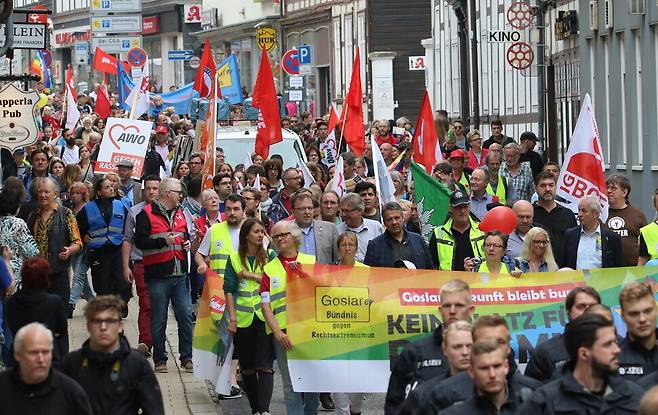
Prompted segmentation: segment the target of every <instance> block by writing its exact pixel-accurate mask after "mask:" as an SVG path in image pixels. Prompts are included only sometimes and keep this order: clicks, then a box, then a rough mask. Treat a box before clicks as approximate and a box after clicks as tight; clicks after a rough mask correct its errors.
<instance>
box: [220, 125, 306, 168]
mask: <svg viewBox="0 0 658 415" xmlns="http://www.w3.org/2000/svg"><path fill="white" fill-rule="evenodd" d="M281 132H282V134H283V141H281V142H280V143H276V144H274V145H272V146H270V157H272V156H273V155H274V154H280V155H281V157H283V168H284V169H285V168H288V167H297V166H298V165H301V164H302V163H306V153H305V152H304V146H303V145H302V141H301V139H300V138H299V136H298V135H297V134H296V133H295V132H293V131H291V130H287V129H282V130H281ZM255 145H256V127H255V126H251V125H250V126H235V127H220V128H219V130H218V131H217V139H216V140H215V146H216V147H221V148H222V149H223V150H224V158H225V160H226V162H227V163H229V164H230V165H231V166H233V167H235V166H236V165H238V164H242V163H244V162H245V159H246V158H247V155H251V154H253V152H254V148H255Z"/></svg>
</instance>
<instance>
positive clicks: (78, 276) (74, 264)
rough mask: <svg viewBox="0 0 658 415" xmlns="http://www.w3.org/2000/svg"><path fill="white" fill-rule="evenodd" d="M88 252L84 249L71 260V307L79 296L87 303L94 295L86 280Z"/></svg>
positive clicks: (87, 279)
mask: <svg viewBox="0 0 658 415" xmlns="http://www.w3.org/2000/svg"><path fill="white" fill-rule="evenodd" d="M88 251H89V250H88V249H87V247H85V248H84V249H83V250H82V252H80V253H79V254H76V255H74V256H73V257H72V258H71V268H73V284H72V286H71V299H70V300H69V303H70V304H71V305H73V306H75V304H76V303H77V302H78V299H79V298H80V294H82V297H83V298H84V299H85V300H87V301H89V300H91V299H92V298H94V293H93V292H92V291H91V286H90V285H89V278H87V272H88V271H89V264H88V263H87V252H88Z"/></svg>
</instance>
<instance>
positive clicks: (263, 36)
mask: <svg viewBox="0 0 658 415" xmlns="http://www.w3.org/2000/svg"><path fill="white" fill-rule="evenodd" d="M256 40H257V41H258V47H260V48H261V49H263V48H265V51H266V52H270V51H271V50H272V49H274V48H275V47H276V29H274V28H273V27H262V28H260V29H258V31H257V32H256Z"/></svg>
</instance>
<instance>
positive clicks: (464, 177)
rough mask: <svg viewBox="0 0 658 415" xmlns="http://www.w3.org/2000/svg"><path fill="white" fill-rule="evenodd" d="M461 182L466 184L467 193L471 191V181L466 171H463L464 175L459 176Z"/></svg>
mask: <svg viewBox="0 0 658 415" xmlns="http://www.w3.org/2000/svg"><path fill="white" fill-rule="evenodd" d="M459 183H461V184H462V185H463V186H464V188H465V189H466V192H467V193H471V181H470V178H469V177H468V174H466V172H462V177H460V178H459Z"/></svg>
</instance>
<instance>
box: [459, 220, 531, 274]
mask: <svg viewBox="0 0 658 415" xmlns="http://www.w3.org/2000/svg"><path fill="white" fill-rule="evenodd" d="M506 250H507V235H505V234H504V233H502V232H499V231H491V232H487V234H486V235H485V236H484V252H485V257H484V258H482V259H480V261H478V260H477V259H475V258H466V259H464V268H465V270H466V271H468V272H489V273H491V274H510V275H512V276H513V277H520V276H521V274H522V272H521V270H519V269H518V266H517V265H516V261H515V260H513V259H511V258H509V257H507V256H506V255H505V251H506Z"/></svg>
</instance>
